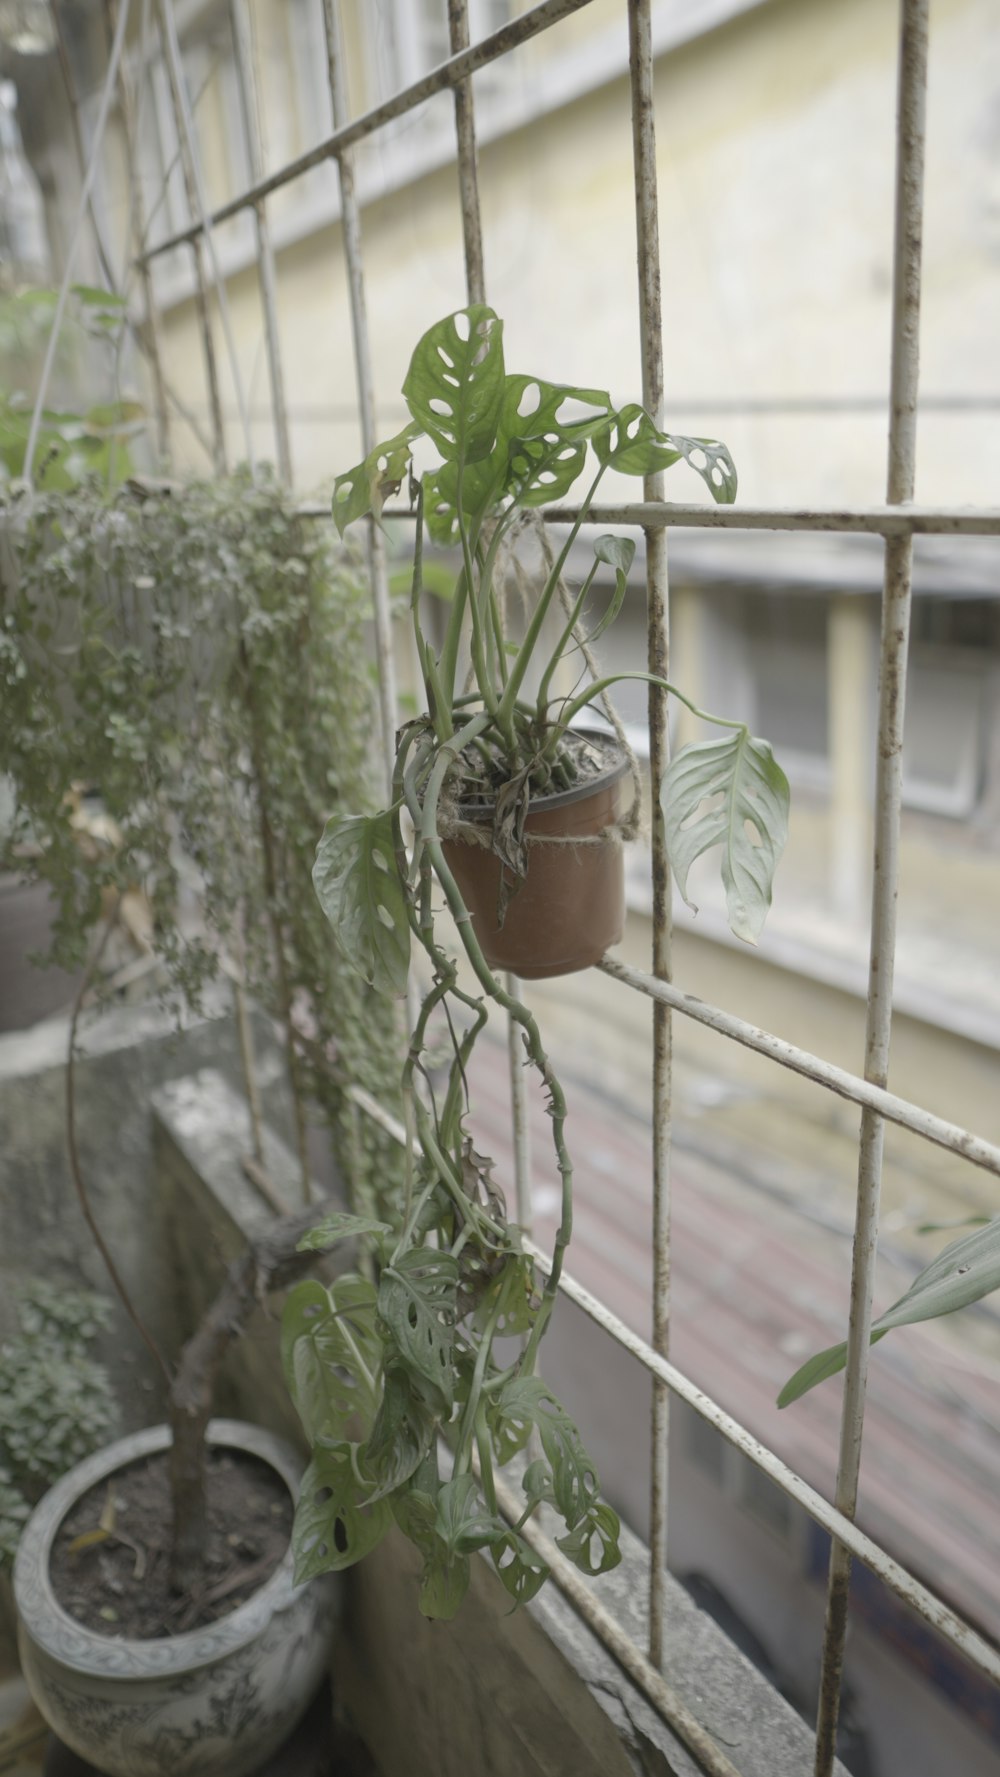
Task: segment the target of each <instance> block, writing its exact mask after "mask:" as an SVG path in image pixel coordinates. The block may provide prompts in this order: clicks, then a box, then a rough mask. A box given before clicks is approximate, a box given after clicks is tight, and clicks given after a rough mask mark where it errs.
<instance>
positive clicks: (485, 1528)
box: [434, 1475, 507, 1555]
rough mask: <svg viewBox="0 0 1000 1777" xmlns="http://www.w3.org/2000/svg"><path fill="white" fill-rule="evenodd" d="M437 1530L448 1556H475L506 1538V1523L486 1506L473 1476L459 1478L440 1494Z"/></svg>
mask: <svg viewBox="0 0 1000 1777" xmlns="http://www.w3.org/2000/svg"><path fill="white" fill-rule="evenodd" d="M434 1528H435V1530H436V1531H437V1534H438V1536H439V1537H440V1539H441V1542H442V1543H443V1545H444V1547H445V1548H446V1549H447V1551H448V1553H449V1555H474V1554H475V1552H476V1550H477V1549H485V1548H486V1547H488V1545H489V1544H490V1543H496V1542H502V1541H504V1539H505V1538H506V1536H507V1526H506V1524H505V1523H504V1521H503V1519H502V1518H498V1517H497V1516H496V1515H495V1513H493V1512H488V1511H487V1510H486V1507H485V1506H484V1505H483V1502H482V1500H481V1499H480V1497H479V1490H478V1486H477V1483H476V1479H475V1476H474V1475H456V1476H455V1478H454V1480H452V1481H446V1482H445V1484H444V1486H443V1487H442V1488H441V1491H440V1493H439V1494H438V1499H437V1517H436V1519H435V1523H434Z"/></svg>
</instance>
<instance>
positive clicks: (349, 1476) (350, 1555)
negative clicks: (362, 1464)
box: [292, 1443, 392, 1586]
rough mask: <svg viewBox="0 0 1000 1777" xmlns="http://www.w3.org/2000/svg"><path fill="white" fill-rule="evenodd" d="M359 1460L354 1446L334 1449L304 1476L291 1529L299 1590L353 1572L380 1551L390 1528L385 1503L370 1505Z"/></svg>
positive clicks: (320, 1452) (323, 1452)
mask: <svg viewBox="0 0 1000 1777" xmlns="http://www.w3.org/2000/svg"><path fill="white" fill-rule="evenodd" d="M357 1457H358V1451H357V1446H356V1445H352V1444H348V1443H340V1444H333V1445H330V1446H328V1447H327V1448H325V1449H323V1450H317V1451H315V1452H314V1455H313V1459H312V1461H311V1463H310V1464H309V1467H308V1468H307V1469H306V1472H305V1474H304V1475H303V1477H302V1486H301V1488H300V1490H299V1502H298V1505H297V1506H296V1508H295V1523H294V1525H293V1527H292V1554H293V1557H294V1561H295V1584H296V1585H297V1586H301V1585H303V1584H304V1583H305V1581H306V1580H311V1579H314V1578H315V1576H316V1574H318V1573H340V1572H342V1570H343V1569H344V1568H345V1567H353V1566H354V1564H355V1562H356V1561H361V1560H363V1558H364V1556H365V1555H368V1554H370V1553H371V1551H372V1549H374V1548H376V1547H377V1546H378V1544H379V1543H380V1542H381V1541H382V1538H383V1537H384V1535H385V1533H386V1531H387V1530H388V1529H389V1528H390V1526H391V1524H392V1512H391V1511H390V1509H389V1506H388V1503H387V1502H386V1501H385V1500H377V1501H376V1502H375V1504H374V1505H372V1504H369V1503H368V1501H367V1499H366V1492H367V1484H366V1483H365V1481H364V1480H363V1479H359V1477H358V1472H357V1468H356V1464H357Z"/></svg>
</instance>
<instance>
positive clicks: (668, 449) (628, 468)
mask: <svg viewBox="0 0 1000 1777" xmlns="http://www.w3.org/2000/svg"><path fill="white" fill-rule="evenodd" d="M594 450H595V452H596V455H597V459H598V462H601V463H603V464H604V465H605V467H606V468H608V469H617V470H618V471H619V473H620V474H622V475H655V474H656V473H657V471H658V470H660V469H669V468H670V466H671V464H673V463H676V462H679V461H680V455H681V453H680V451H679V450H678V448H677V446H676V445H675V443H674V441H673V439H672V438H671V437H670V436H669V434H668V433H666V432H661V431H660V430H659V427H658V426H656V425H655V424H654V422H653V421H652V420H651V419H650V417H649V414H648V413H647V412H646V409H645V408H644V407H640V406H639V405H638V403H637V402H635V401H630V402H629V403H628V404H627V406H625V407H622V408H619V410H618V412H617V413H613V414H611V416H610V418H609V419H607V420H606V421H605V423H604V425H603V426H601V427H599V428H598V430H597V431H596V432H595V433H594Z"/></svg>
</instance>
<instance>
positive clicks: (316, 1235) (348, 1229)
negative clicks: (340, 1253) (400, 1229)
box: [295, 1210, 392, 1253]
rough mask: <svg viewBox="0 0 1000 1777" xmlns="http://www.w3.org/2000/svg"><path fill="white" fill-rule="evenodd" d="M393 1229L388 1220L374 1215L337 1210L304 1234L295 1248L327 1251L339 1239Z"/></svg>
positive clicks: (380, 1232)
mask: <svg viewBox="0 0 1000 1777" xmlns="http://www.w3.org/2000/svg"><path fill="white" fill-rule="evenodd" d="M391 1232H392V1230H391V1229H390V1227H389V1224H388V1222H379V1221H376V1220H375V1217H374V1216H352V1215H348V1214H347V1213H346V1211H344V1210H337V1212H336V1213H335V1214H334V1215H331V1216H324V1217H323V1220H322V1221H321V1222H317V1224H316V1226H315V1228H310V1230H309V1232H308V1234H303V1236H302V1239H301V1240H300V1241H299V1243H298V1245H297V1246H296V1248H295V1250H296V1252H297V1253H325V1252H326V1251H327V1250H328V1249H329V1248H330V1247H331V1246H336V1244H337V1242H338V1240H351V1239H357V1238H358V1236H359V1235H361V1234H389V1233H391Z"/></svg>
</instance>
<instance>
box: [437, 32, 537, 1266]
mask: <svg viewBox="0 0 1000 1777" xmlns="http://www.w3.org/2000/svg"><path fill="white" fill-rule="evenodd" d="M448 38H449V42H450V44H451V53H452V55H453V56H454V55H459V54H460V53H461V51H462V50H463V49H468V47H469V8H468V3H467V0H448ZM455 144H456V150H457V159H458V193H459V202H460V205H461V211H462V246H463V250H464V254H465V289H466V295H467V297H468V300H469V302H470V304H471V303H474V302H485V301H486V271H485V266H484V261H483V226H482V216H481V212H480V205H479V168H478V162H477V157H476V115H475V104H474V100H473V96H472V80H471V78H469V79H467V80H460V81H459V82H458V84H457V85H456V87H455ZM504 985H505V987H506V989H507V992H508V993H509V994H511V995H512V996H513V997H514V998H517V997H518V996H519V994H520V984H519V982H518V979H517V976H516V975H511V974H507V975H505V977H504ZM507 1061H508V1077H509V1081H510V1116H511V1133H512V1135H513V1146H514V1185H515V1190H516V1193H517V1219H518V1223H519V1225H520V1226H521V1227H522V1228H524V1229H525V1231H526V1232H527V1233H529V1234H530V1232H531V1229H532V1226H533V1223H534V1205H533V1201H532V1197H533V1193H532V1180H531V1141H530V1132H529V1129H528V1101H527V1093H526V1089H525V1078H524V1050H523V1047H522V1042H521V1027H520V1025H518V1024H516V1023H515V1021H514V1019H513V1018H511V1016H510V1015H509V1013H508V1016H507Z"/></svg>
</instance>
